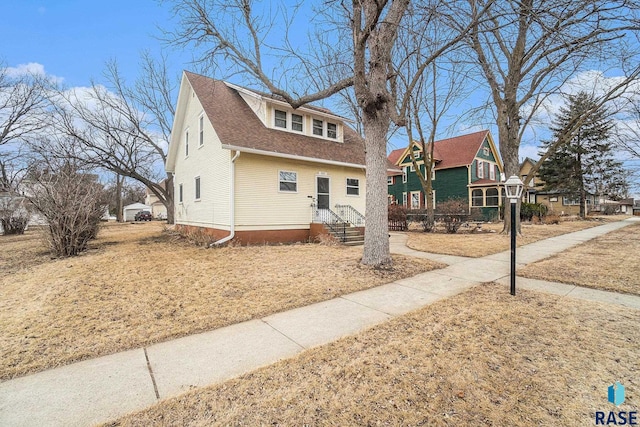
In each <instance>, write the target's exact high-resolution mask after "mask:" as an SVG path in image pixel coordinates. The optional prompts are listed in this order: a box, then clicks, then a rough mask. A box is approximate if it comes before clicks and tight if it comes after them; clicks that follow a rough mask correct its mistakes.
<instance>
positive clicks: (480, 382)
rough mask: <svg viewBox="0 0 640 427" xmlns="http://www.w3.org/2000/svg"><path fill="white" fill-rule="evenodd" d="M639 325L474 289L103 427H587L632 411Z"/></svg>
mask: <svg viewBox="0 0 640 427" xmlns="http://www.w3.org/2000/svg"><path fill="white" fill-rule="evenodd" d="M639 322H640V311H636V310H629V309H626V308H621V307H618V306H610V305H605V304H600V303H592V302H584V301H577V300H572V299H568V298H560V297H557V296H550V295H545V294H540V293H534V292H530V291H524V290H523V291H520V292H519V293H518V295H517V296H516V297H511V296H510V295H509V294H508V291H507V290H506V289H505V288H504V287H499V286H497V285H494V284H490V285H481V286H479V287H476V288H474V289H471V290H469V291H468V292H466V293H464V294H461V295H459V296H457V297H453V298H449V299H447V300H444V301H441V302H438V303H437V304H434V305H431V306H428V307H426V308H424V309H422V310H420V311H417V312H414V313H412V314H409V315H406V316H402V317H399V318H396V319H394V320H391V321H389V322H386V323H384V324H382V325H379V326H377V327H375V328H373V329H370V330H368V331H365V332H363V333H361V334H358V335H356V336H354V337H350V338H345V339H342V340H340V341H337V342H335V343H332V344H328V345H325V346H322V347H318V348H315V349H312V350H309V351H306V352H304V353H302V354H301V355H299V356H297V357H295V358H292V359H289V360H285V361H282V362H279V363H277V364H274V365H271V366H268V367H265V368H263V369H259V370H257V371H254V372H252V373H249V374H246V375H243V376H241V377H239V378H237V379H234V380H231V381H227V382H225V383H222V384H219V385H216V386H213V387H210V388H206V389H201V390H196V391H193V392H189V393H187V394H185V395H182V396H180V397H177V398H174V399H170V400H167V401H164V402H160V403H159V404H158V405H156V406H154V407H151V408H149V409H147V410H144V411H142V412H140V413H136V414H133V415H130V416H127V417H124V418H123V419H120V420H118V421H116V422H114V423H111V424H109V425H110V426H147V425H163V426H164V425H166V426H174V425H181V426H210V425H287V426H293V425H299V426H301V425H313V426H338V425H340V426H351V425H403V426H405V425H406V426H411V425H414V426H417V425H429V426H449V425H452V426H453V425H466V426H477V425H495V426H531V425H544V426H551V425H558V426H560V425H562V426H584V425H593V424H594V422H595V419H594V416H595V411H610V410H615V411H630V410H637V408H638V404H639V403H640V400H639V399H640V396H639V395H638V393H636V392H635V391H634V390H638V389H639V387H640V379H639V378H638V370H639V369H640V365H639V362H638V361H639V360H640V351H639V350H638V342H640V329H639V328H638V327H637V325H638V323H639ZM616 380H619V381H620V382H622V383H623V384H624V385H625V386H626V387H627V397H626V401H625V403H624V404H622V405H621V406H620V407H619V408H617V409H616V408H615V407H614V406H613V405H611V404H610V403H608V402H607V387H608V386H609V385H610V384H611V383H613V382H614V381H616Z"/></svg>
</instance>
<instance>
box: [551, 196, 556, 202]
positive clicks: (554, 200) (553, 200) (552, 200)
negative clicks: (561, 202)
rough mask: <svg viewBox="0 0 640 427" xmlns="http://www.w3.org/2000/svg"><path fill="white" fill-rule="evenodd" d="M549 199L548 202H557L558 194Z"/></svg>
mask: <svg viewBox="0 0 640 427" xmlns="http://www.w3.org/2000/svg"><path fill="white" fill-rule="evenodd" d="M549 201H550V202H557V201H558V196H552V197H549Z"/></svg>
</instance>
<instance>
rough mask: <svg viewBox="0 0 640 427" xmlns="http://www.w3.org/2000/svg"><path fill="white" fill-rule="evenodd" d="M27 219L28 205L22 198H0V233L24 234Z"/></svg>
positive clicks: (28, 213) (28, 215) (28, 214)
mask: <svg viewBox="0 0 640 427" xmlns="http://www.w3.org/2000/svg"><path fill="white" fill-rule="evenodd" d="M29 217H30V212H29V204H28V202H27V200H26V199H25V198H24V197H20V196H5V197H0V231H2V233H3V234H5V235H10V234H24V231H25V230H26V229H27V224H28V222H29Z"/></svg>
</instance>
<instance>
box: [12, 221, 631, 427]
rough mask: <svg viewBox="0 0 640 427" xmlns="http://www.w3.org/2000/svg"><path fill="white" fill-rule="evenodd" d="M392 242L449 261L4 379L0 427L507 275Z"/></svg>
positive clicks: (366, 323)
mask: <svg viewBox="0 0 640 427" xmlns="http://www.w3.org/2000/svg"><path fill="white" fill-rule="evenodd" d="M633 220H635V219H629V220H626V221H622V222H616V223H608V224H604V225H601V226H598V227H594V228H590V229H587V230H582V231H577V232H574V233H569V234H566V235H564V236H559V237H554V238H551V239H547V240H544V241H540V242H536V243H533V244H531V245H527V246H523V247H521V248H519V249H518V264H520V265H522V264H527V263H530V262H534V261H537V260H540V259H543V258H547V257H549V256H551V255H553V254H556V253H559V252H561V251H563V250H565V249H567V248H569V247H571V246H575V245H577V244H580V243H583V242H585V241H587V240H590V239H593V238H595V237H598V236H601V235H603V234H606V233H608V232H610V231H613V230H616V229H619V228H622V227H624V226H626V225H629V224H631V223H632V221H633ZM638 220H640V218H639V219H638ZM390 242H391V250H392V252H393V253H401V254H406V255H410V256H418V257H422V258H429V259H433V260H436V261H441V262H445V263H448V264H449V267H447V268H444V269H441V270H436V271H431V272H428V273H423V274H419V275H417V276H414V277H411V278H407V279H403V280H399V281H397V282H394V283H390V284H387V285H383V286H379V287H376V288H372V289H368V290H365V291H360V292H355V293H352V294H348V295H344V296H342V297H339V298H335V299H332V300H329V301H325V302H321V303H317V304H313V305H310V306H306V307H301V308H297V309H294V310H289V311H286V312H282V313H278V314H274V315H271V316H268V317H265V318H262V319H256V320H251V321H248V322H243V323H239V324H235V325H231V326H228V327H225V328H221V329H216V330H213V331H210V332H206V333H202V334H197V335H191V336H188V337H184V338H180V339H176V340H172V341H167V342H164V343H160V344H156V345H152V346H150V347H147V348H142V349H137V350H131V351H126V352H122V353H117V354H113V355H109V356H104V357H99V358H96V359H91V360H87V361H83V362H79V363H75V364H72V365H67V366H63V367H60V368H56V369H51V370H48V371H44V372H40V373H36V374H32V375H29V376H26V377H22V378H17V379H14V380H10V381H5V382H3V383H0V426H5V425H6V426H36V425H37V426H86V425H92V424H96V423H101V422H106V421H109V420H111V419H114V418H117V417H119V416H122V415H124V414H126V413H128V412H131V411H135V410H140V409H143V408H145V407H147V406H150V405H152V404H154V403H155V402H157V401H158V400H160V399H166V398H169V397H172V396H176V395H178V394H181V393H184V392H186V391H189V390H191V389H193V388H196V387H202V386H206V385H210V384H213V383H218V382H221V381H224V380H227V379H229V378H233V377H235V376H238V375H240V374H242V373H245V372H249V371H252V370H254V369H256V368H259V367H261V366H265V365H269V364H271V363H274V362H276V361H278V360H280V359H283V358H287V357H291V356H294V355H295V354H297V353H300V352H302V351H303V350H305V349H307V348H310V347H314V346H318V345H322V344H326V343H329V342H332V341H334V340H336V339H338V338H340V337H342V336H345V335H350V334H353V333H356V332H358V331H360V330H362V329H364V328H367V327H370V326H373V325H376V324H378V323H381V322H384V321H386V320H388V319H391V318H393V317H395V316H399V315H402V314H404V313H407V312H409V311H411V310H415V309H417V308H420V307H423V306H426V305H428V304H431V303H433V302H435V301H438V300H441V299H443V298H446V297H449V296H452V295H456V294H458V293H460V292H462V291H464V290H466V289H468V288H470V287H472V286H475V285H477V284H479V283H481V282H487V281H500V280H504V278H505V277H506V276H507V275H508V274H509V252H508V251H507V252H502V253H499V254H495V255H490V256H487V257H484V258H475V259H473V258H465V257H452V256H447V255H437V254H426V253H424V252H417V251H413V250H411V249H409V248H407V247H406V246H405V242H406V236H404V235H401V234H392V236H391V240H390ZM535 282H536V281H531V280H530V279H523V278H518V286H519V287H529V288H531V289H537V290H543V291H545V292H549V291H551V292H554V293H561V294H568V295H569V296H571V297H576V298H584V299H595V300H598V301H605V302H611V303H616V304H623V305H627V306H629V307H634V308H639V309H640V298H638V297H631V296H628V295H618V294H612V293H608V292H604V293H603V292H602V291H593V290H581V289H580V288H577V287H575V286H573V287H567V286H568V285H561V286H558V285H559V284H549V283H548V282H544V283H542V284H541V283H535ZM569 288H572V289H569Z"/></svg>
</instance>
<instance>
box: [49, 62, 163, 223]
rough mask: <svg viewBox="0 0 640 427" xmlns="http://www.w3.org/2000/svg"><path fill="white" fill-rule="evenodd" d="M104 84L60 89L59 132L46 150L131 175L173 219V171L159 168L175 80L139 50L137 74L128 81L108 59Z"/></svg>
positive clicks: (57, 116)
mask: <svg viewBox="0 0 640 427" xmlns="http://www.w3.org/2000/svg"><path fill="white" fill-rule="evenodd" d="M106 77H107V79H108V80H109V83H110V85H109V87H108V88H107V87H105V86H102V85H99V84H97V83H93V84H92V86H91V87H90V88H89V89H88V90H86V91H82V90H79V89H75V90H71V91H59V92H58V96H57V99H56V112H57V114H56V121H55V124H56V126H57V128H58V130H59V131H60V132H61V133H62V134H63V135H64V136H63V137H62V138H61V139H59V142H58V143H57V144H54V145H53V146H52V145H51V144H50V141H49V142H48V147H47V149H48V150H51V149H52V148H53V149H54V152H56V153H57V154H58V155H59V157H61V158H64V157H71V158H74V159H76V160H78V161H82V162H85V163H88V164H91V165H93V166H95V167H99V168H103V169H106V170H109V171H112V172H114V173H116V174H118V175H120V176H123V177H129V178H132V179H134V180H136V181H138V182H140V183H142V184H143V185H145V186H146V187H147V188H149V189H150V191H151V192H153V194H155V195H156V196H157V197H158V199H159V200H160V201H161V202H162V203H163V204H164V205H165V206H166V208H167V216H168V222H169V223H173V212H174V210H173V204H174V201H173V176H172V175H171V174H166V173H165V172H164V164H165V161H166V156H167V148H168V147H167V146H168V141H169V136H170V134H171V122H172V117H173V114H174V112H175V111H174V103H173V93H174V91H175V82H174V81H173V80H172V79H171V77H170V76H169V74H168V72H167V68H166V60H165V59H164V58H163V59H162V60H161V61H154V60H153V58H151V56H150V55H149V54H145V55H143V66H142V76H141V77H140V78H139V79H138V80H137V81H136V83H135V85H134V86H128V85H127V84H126V82H125V80H124V78H123V77H122V76H121V74H120V72H119V70H118V66H117V64H116V62H110V63H108V64H107V71H106Z"/></svg>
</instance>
